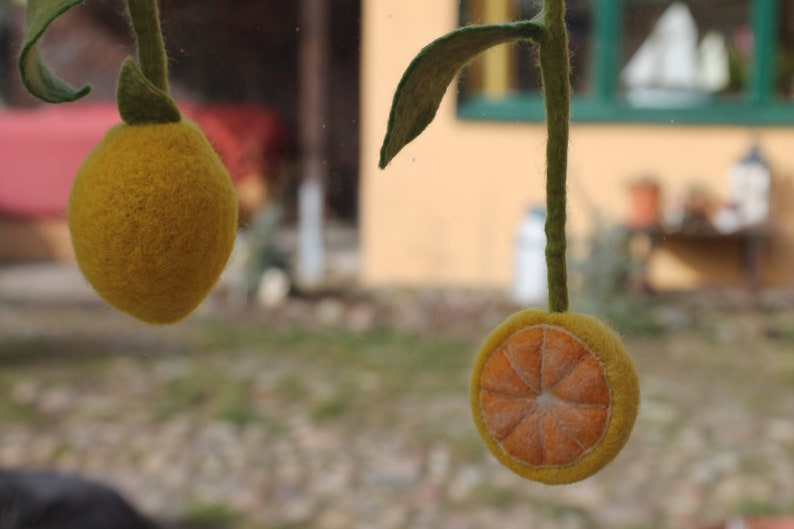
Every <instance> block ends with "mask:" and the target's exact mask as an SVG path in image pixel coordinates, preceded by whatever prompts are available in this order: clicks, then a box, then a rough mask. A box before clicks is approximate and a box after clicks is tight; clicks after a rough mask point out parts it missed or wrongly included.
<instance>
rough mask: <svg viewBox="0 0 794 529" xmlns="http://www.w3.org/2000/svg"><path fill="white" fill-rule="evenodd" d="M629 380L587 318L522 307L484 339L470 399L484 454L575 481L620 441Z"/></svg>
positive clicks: (626, 430)
mask: <svg viewBox="0 0 794 529" xmlns="http://www.w3.org/2000/svg"><path fill="white" fill-rule="evenodd" d="M638 403H639V384H638V380H637V374H636V371H635V369H634V366H633V364H632V362H631V359H630V358H629V356H628V354H627V353H626V350H625V349H624V347H623V345H622V343H621V341H620V338H619V337H618V336H617V335H616V334H615V332H614V331H612V330H611V329H610V328H609V327H607V326H605V325H604V324H602V323H601V322H600V321H598V320H597V319H595V318H592V317H590V316H585V315H581V314H574V313H568V312H564V313H546V312H542V311H537V310H526V311H523V312H520V313H518V314H515V315H513V316H511V317H510V318H508V319H507V320H506V321H505V322H504V323H502V324H501V325H500V326H499V327H497V328H496V329H495V330H494V331H493V332H492V333H491V335H489V336H488V338H486V340H485V342H484V344H483V346H482V348H481V350H480V353H479V355H478V358H477V362H476V365H475V369H474V375H473V377H472V386H471V406H472V412H473V415H474V420H475V423H476V424H477V427H478V429H479V431H480V434H481V435H482V436H483V438H484V439H485V442H486V445H487V446H488V448H489V449H490V451H491V452H492V453H493V454H494V455H495V456H496V458H497V459H499V461H501V462H502V463H503V464H504V465H505V466H507V467H508V468H510V469H511V470H513V471H514V472H516V473H517V474H520V475H521V476H524V477H526V478H529V479H533V480H536V481H541V482H544V483H547V484H562V483H571V482H574V481H578V480H580V479H584V478H586V477H588V476H590V475H591V474H593V473H595V472H597V471H598V470H600V469H601V468H602V467H603V466H604V465H606V464H607V463H609V461H611V460H612V459H613V458H614V457H615V456H616V455H617V453H618V452H619V451H620V449H621V448H622V447H623V446H624V445H625V443H626V441H627V440H628V437H629V434H630V433H631V428H632V426H633V425H634V420H635V418H636V415H637V407H638Z"/></svg>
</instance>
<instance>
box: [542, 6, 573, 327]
mask: <svg viewBox="0 0 794 529" xmlns="http://www.w3.org/2000/svg"><path fill="white" fill-rule="evenodd" d="M543 17H544V18H543V20H544V25H545V28H546V32H545V33H544V38H543V41H542V42H541V43H540V49H539V51H538V57H539V62H540V73H541V81H542V86H543V99H544V101H545V104H546V129H547V130H548V138H547V140H546V227H545V230H546V270H547V277H548V279H547V282H548V293H549V294H548V297H549V310H551V311H552V312H564V311H566V310H568V268H567V266H568V265H567V261H566V257H565V254H566V249H567V240H566V236H565V224H566V221H567V211H566V208H567V191H568V189H567V174H568V136H569V121H570V98H571V81H570V71H571V64H570V59H569V57H568V29H567V26H566V24H565V3H564V2H563V1H562V0H558V1H546V2H544V3H543Z"/></svg>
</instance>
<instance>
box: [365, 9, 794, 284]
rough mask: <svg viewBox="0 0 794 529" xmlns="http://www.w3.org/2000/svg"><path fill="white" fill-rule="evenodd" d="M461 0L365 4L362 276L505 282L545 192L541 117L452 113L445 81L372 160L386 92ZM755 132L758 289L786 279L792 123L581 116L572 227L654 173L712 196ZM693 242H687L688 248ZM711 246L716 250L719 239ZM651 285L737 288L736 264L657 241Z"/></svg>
mask: <svg viewBox="0 0 794 529" xmlns="http://www.w3.org/2000/svg"><path fill="white" fill-rule="evenodd" d="M456 11H457V2H451V1H441V0H439V1H434V2H427V1H425V0H364V1H363V20H362V27H363V37H362V94H361V95H362V99H361V101H362V112H361V114H362V124H361V152H362V155H361V233H362V239H361V248H362V276H361V279H362V282H363V283H364V284H365V285H379V286H383V285H426V284H431V285H438V286H474V287H477V286H486V287H499V288H501V287H504V286H506V285H508V284H509V282H510V278H511V276H512V259H513V241H514V234H515V229H516V227H517V225H518V223H519V220H520V218H521V216H522V214H523V212H524V211H525V210H526V208H527V206H529V205H531V204H535V203H542V202H543V201H544V193H543V185H544V184H543V180H544V176H543V170H544V149H545V145H544V142H545V125H543V124H509V123H487V122H471V121H462V120H459V119H457V118H456V117H455V97H454V90H450V92H448V94H447V96H446V97H445V100H444V102H443V104H442V106H441V108H440V109H439V112H438V115H437V117H436V119H435V121H434V122H433V123H432V124H431V125H430V127H429V128H428V129H427V130H426V131H425V132H424V133H423V134H422V136H420V138H418V139H417V140H415V141H414V142H413V143H412V144H411V145H409V146H408V147H407V148H405V149H404V150H403V152H401V153H400V154H399V155H398V156H397V158H396V159H395V160H394V161H393V162H392V163H391V164H390V165H389V167H388V168H387V169H386V170H385V171H380V170H378V169H377V156H378V150H379V148H380V142H381V141H382V138H383V135H384V133H385V128H386V121H387V117H388V112H389V107H390V103H391V98H392V96H393V93H394V89H395V87H396V86H397V83H398V81H399V79H400V76H401V75H402V73H403V71H404V69H405V67H406V66H407V65H408V63H409V62H410V60H411V59H412V58H413V56H414V55H415V54H416V53H417V52H418V51H419V50H420V49H421V47H422V46H424V45H425V44H427V43H428V42H430V41H431V40H433V39H434V38H436V37H438V36H440V35H442V34H443V33H445V32H447V31H449V30H450V29H452V28H454V27H455V25H456V23H457V12H456ZM756 136H757V137H758V138H759V140H760V144H761V148H762V150H763V153H764V155H765V156H766V158H767V160H768V161H769V162H770V164H771V165H772V168H773V172H774V183H773V186H774V190H775V192H774V197H773V199H774V200H773V215H774V220H775V227H776V232H775V235H774V238H773V239H772V240H771V241H770V244H769V245H768V248H767V249H766V250H765V252H764V255H763V279H764V284H765V285H788V286H791V285H794V265H792V264H791V263H794V127H790V128H785V127H781V128H761V129H750V128H748V127H741V126H737V127H724V126H719V127H705V126H677V125H634V124H586V125H585V124H583V125H574V126H573V128H572V131H571V152H570V175H569V232H570V238H571V242H572V244H575V243H576V241H581V240H585V238H586V236H587V234H588V233H589V232H590V230H592V227H593V223H592V219H593V212H594V211H597V212H598V213H600V214H602V215H605V216H606V218H607V220H609V221H611V222H620V221H621V220H622V219H624V218H625V216H626V214H627V208H628V202H627V192H626V185H627V183H628V182H629V181H630V180H632V179H633V178H635V177H637V176H639V175H642V174H646V173H652V174H655V175H657V176H658V177H659V178H660V179H661V181H662V185H663V188H664V191H665V192H666V193H667V194H668V196H669V194H671V193H674V192H677V191H683V190H684V189H686V188H687V187H688V186H689V185H690V184H693V183H695V184H699V185H703V186H705V187H707V188H708V189H710V190H711V191H712V192H713V193H715V194H716V195H717V196H720V195H722V194H724V192H725V191H726V189H727V172H728V169H729V167H730V166H731V164H732V163H733V162H734V161H735V160H736V159H737V158H738V157H739V156H741V155H743V154H744V153H745V152H746V151H747V149H748V147H749V145H750V143H751V141H752V139H753V138H754V137H756ZM695 250H697V248H695ZM718 250H719V248H718ZM650 273H651V277H652V280H653V281H654V284H655V285H656V286H659V287H662V288H690V287H696V286H703V285H724V284H738V283H739V282H740V281H741V277H740V275H739V274H738V260H737V258H736V257H735V256H734V255H733V253H732V251H731V249H730V248H726V249H725V251H717V252H714V253H712V252H705V255H704V252H698V251H696V252H694V253H692V252H689V253H688V252H687V250H686V248H685V249H683V250H682V249H681V248H678V249H675V251H664V250H663V251H661V252H659V253H658V255H657V258H655V259H654V260H653V263H652V267H651V270H650Z"/></svg>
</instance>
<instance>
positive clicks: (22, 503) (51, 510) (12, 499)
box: [0, 470, 157, 529]
mask: <svg viewBox="0 0 794 529" xmlns="http://www.w3.org/2000/svg"><path fill="white" fill-rule="evenodd" d="M156 527H157V526H156V525H155V524H153V523H151V522H149V521H148V520H146V518H145V517H143V516H142V515H141V514H139V513H138V512H137V511H136V510H135V509H134V508H133V507H132V506H131V505H130V504H128V503H127V502H126V501H125V500H124V499H123V498H122V497H121V496H120V495H119V494H118V493H117V492H116V491H114V490H113V489H111V488H110V487H108V486H106V485H103V484H101V483H98V482H95V481H89V480H87V479H84V478H81V477H78V476H73V475H65V474H58V473H54V472H48V471H29V470H0V528H2V529H110V528H112V529H156Z"/></svg>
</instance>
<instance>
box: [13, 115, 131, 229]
mask: <svg viewBox="0 0 794 529" xmlns="http://www.w3.org/2000/svg"><path fill="white" fill-rule="evenodd" d="M118 121H119V118H118V111H117V110H116V108H115V105H112V104H111V105H107V106H105V105H90V106H89V105H78V104H71V105H49V106H45V107H41V108H40V109H37V110H27V111H22V110H20V111H9V112H4V113H2V114H0V213H1V214H5V215H12V216H23V217H31V216H35V217H52V216H62V215H64V214H65V212H66V204H67V201H68V197H69V189H70V188H71V185H72V179H73V178H74V175H75V173H76V172H77V169H78V168H79V167H80V164H81V163H82V161H83V159H84V158H85V157H86V155H88V153H89V152H91V149H93V148H94V147H95V146H96V144H97V143H99V141H100V140H101V139H102V137H103V136H104V135H105V132H106V131H107V129H108V128H110V126H111V125H113V124H114V123H117V122H118Z"/></svg>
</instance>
